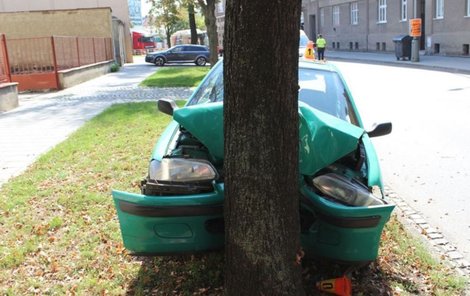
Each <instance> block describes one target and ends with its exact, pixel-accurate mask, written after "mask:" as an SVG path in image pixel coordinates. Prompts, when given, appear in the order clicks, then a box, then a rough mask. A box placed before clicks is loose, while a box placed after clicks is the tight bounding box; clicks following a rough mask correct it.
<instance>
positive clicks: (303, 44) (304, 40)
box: [299, 34, 308, 47]
mask: <svg viewBox="0 0 470 296" xmlns="http://www.w3.org/2000/svg"><path fill="white" fill-rule="evenodd" d="M307 43H308V37H307V35H303V34H300V39H299V47H306V46H307Z"/></svg>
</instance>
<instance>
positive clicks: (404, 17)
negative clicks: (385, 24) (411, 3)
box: [400, 0, 470, 21]
mask: <svg viewBox="0 0 470 296" xmlns="http://www.w3.org/2000/svg"><path fill="white" fill-rule="evenodd" d="M469 1H470V0H469ZM400 10H401V11H400V12H401V13H400V16H401V20H402V21H406V20H407V19H408V1H407V0H401V5H400Z"/></svg>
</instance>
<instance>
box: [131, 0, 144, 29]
mask: <svg viewBox="0 0 470 296" xmlns="http://www.w3.org/2000/svg"><path fill="white" fill-rule="evenodd" d="M141 2H142V1H141V0H129V18H130V20H131V23H132V25H134V26H142V24H143V22H142V8H141V4H142V3H141Z"/></svg>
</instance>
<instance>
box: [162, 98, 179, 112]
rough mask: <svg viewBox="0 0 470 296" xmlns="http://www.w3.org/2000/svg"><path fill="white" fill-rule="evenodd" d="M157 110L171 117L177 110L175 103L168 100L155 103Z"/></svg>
mask: <svg viewBox="0 0 470 296" xmlns="http://www.w3.org/2000/svg"><path fill="white" fill-rule="evenodd" d="M157 108H158V110H160V111H161V112H163V113H165V114H168V115H170V116H173V111H174V110H176V109H178V107H177V106H176V103H175V101H173V100H170V99H160V100H158V101H157Z"/></svg>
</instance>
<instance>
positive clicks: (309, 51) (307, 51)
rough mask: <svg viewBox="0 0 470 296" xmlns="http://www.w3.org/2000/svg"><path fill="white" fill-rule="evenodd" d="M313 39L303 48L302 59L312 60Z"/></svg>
mask: <svg viewBox="0 0 470 296" xmlns="http://www.w3.org/2000/svg"><path fill="white" fill-rule="evenodd" d="M313 47H314V46H313V41H311V40H310V41H308V42H307V47H306V48H305V52H304V59H307V60H314V59H315V50H314V49H313Z"/></svg>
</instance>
